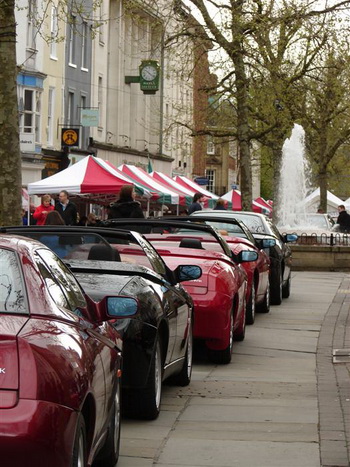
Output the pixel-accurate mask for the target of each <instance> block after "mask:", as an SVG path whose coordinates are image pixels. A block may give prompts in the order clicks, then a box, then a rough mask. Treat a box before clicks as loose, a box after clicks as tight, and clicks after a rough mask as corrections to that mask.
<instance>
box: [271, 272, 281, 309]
mask: <svg viewBox="0 0 350 467" xmlns="http://www.w3.org/2000/svg"><path fill="white" fill-rule="evenodd" d="M270 293H271V304H272V305H280V304H281V303H282V271H281V267H280V266H279V267H278V269H277V271H276V273H275V274H274V275H273V281H272V284H271V291H270Z"/></svg>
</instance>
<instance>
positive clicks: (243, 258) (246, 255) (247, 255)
mask: <svg viewBox="0 0 350 467" xmlns="http://www.w3.org/2000/svg"><path fill="white" fill-rule="evenodd" d="M258 256H259V255H258V253H257V252H256V251H250V250H243V251H240V252H239V253H238V254H237V255H235V254H234V253H233V254H232V257H233V260H234V261H235V263H238V264H240V263H249V262H250V261H256V260H257V259H258Z"/></svg>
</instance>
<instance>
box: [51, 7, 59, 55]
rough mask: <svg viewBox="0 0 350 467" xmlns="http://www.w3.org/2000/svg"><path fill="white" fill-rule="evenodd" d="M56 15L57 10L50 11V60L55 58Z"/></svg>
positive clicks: (53, 8) (54, 8)
mask: <svg viewBox="0 0 350 467" xmlns="http://www.w3.org/2000/svg"><path fill="white" fill-rule="evenodd" d="M57 36H58V15H57V8H56V7H55V6H54V5H53V6H52V9H51V31H50V41H51V42H50V58H54V59H56V58H57Z"/></svg>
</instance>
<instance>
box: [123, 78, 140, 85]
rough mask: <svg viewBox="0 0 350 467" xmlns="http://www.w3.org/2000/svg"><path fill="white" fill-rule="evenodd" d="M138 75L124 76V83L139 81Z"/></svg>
mask: <svg viewBox="0 0 350 467" xmlns="http://www.w3.org/2000/svg"><path fill="white" fill-rule="evenodd" d="M139 82H140V76H125V84H131V83H139Z"/></svg>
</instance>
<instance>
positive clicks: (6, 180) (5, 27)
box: [0, 0, 21, 225]
mask: <svg viewBox="0 0 350 467" xmlns="http://www.w3.org/2000/svg"><path fill="white" fill-rule="evenodd" d="M16 78H17V65H16V20H15V4H14V0H0V83H1V87H0V174H1V175H0V225H6V224H15V225H16V224H20V221H21V154H20V148H19V129H18V107H17V83H16Z"/></svg>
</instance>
